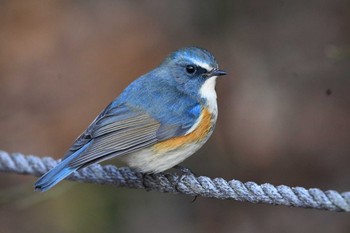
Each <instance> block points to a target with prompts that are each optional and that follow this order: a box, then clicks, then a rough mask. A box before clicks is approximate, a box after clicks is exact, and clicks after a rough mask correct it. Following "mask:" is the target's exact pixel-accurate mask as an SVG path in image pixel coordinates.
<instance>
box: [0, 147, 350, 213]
mask: <svg viewBox="0 0 350 233" xmlns="http://www.w3.org/2000/svg"><path fill="white" fill-rule="evenodd" d="M58 162H59V161H56V160H54V159H53V158H50V157H44V158H39V157H36V156H32V155H29V156H25V155H23V154H20V153H12V154H9V153H7V152H5V151H0V171H2V172H9V173H17V174H26V175H35V176H41V175H42V174H44V173H45V172H47V171H48V170H50V169H51V168H53V167H54V166H56V165H57V163H58ZM67 179H69V180H74V181H80V182H88V183H96V184H109V185H114V186H117V187H128V188H136V189H147V190H156V191H160V192H166V193H183V194H187V195H191V196H203V197H212V198H220V199H233V200H237V201H246V202H251V203H265V204H270V205H285V206H293V207H302V208H312V209H322V210H330V211H339V212H350V192H343V193H339V192H337V191H334V190H328V191H322V190H320V189H317V188H310V189H305V188H302V187H288V186H285V185H279V186H273V185H272V184H268V183H266V184H261V185H258V184H256V183H254V182H245V183H242V182H241V181H238V180H230V181H226V180H224V179H222V178H215V179H210V178H209V177H206V176H199V177H195V176H194V175H193V174H192V175H187V174H185V175H180V176H179V175H177V174H165V173H159V174H152V175H145V174H142V173H139V172H135V171H133V170H132V169H130V168H128V167H122V168H117V167H115V166H113V165H107V166H101V165H98V164H95V165H91V166H89V167H86V168H84V169H81V170H79V171H78V172H75V173H73V174H72V175H71V176H69V177H68V178H67Z"/></svg>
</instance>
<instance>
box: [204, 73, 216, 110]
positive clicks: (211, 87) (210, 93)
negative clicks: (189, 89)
mask: <svg viewBox="0 0 350 233" xmlns="http://www.w3.org/2000/svg"><path fill="white" fill-rule="evenodd" d="M216 78H217V76H213V77H210V78H208V79H207V80H206V81H205V82H204V83H203V85H202V87H201V88H200V90H199V94H200V95H201V97H202V98H204V99H206V100H207V105H208V110H209V112H210V113H217V110H218V105H217V102H216V98H217V96H216V91H215V84H216Z"/></svg>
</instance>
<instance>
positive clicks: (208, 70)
mask: <svg viewBox="0 0 350 233" xmlns="http://www.w3.org/2000/svg"><path fill="white" fill-rule="evenodd" d="M159 68H160V69H161V70H163V71H164V72H166V73H167V74H168V75H169V76H168V78H170V79H172V81H174V83H175V85H176V87H177V88H178V89H179V91H182V92H184V93H185V94H188V95H191V96H193V97H195V98H199V99H203V100H204V101H206V102H210V101H215V102H216V92H215V83H216V78H217V77H218V76H222V75H225V74H226V72H225V71H223V70H219V66H218V63H217V62H216V60H215V57H214V56H213V55H212V54H211V53H210V52H209V51H207V50H205V49H202V48H198V47H187V48H183V49H180V50H177V51H175V52H173V53H171V54H170V55H169V56H168V57H167V58H166V59H165V60H164V62H163V63H162V64H161V65H160V67H159Z"/></svg>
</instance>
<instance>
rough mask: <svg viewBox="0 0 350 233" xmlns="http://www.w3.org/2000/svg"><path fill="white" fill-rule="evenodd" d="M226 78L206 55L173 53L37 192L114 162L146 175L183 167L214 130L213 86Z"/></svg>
mask: <svg viewBox="0 0 350 233" xmlns="http://www.w3.org/2000/svg"><path fill="white" fill-rule="evenodd" d="M225 74H226V72H225V71H223V70H219V68H218V64H217V62H216V60H215V58H214V56H213V55H212V54H211V53H210V52H208V51H207V50H205V49H201V48H197V47H188V48H183V49H180V50H177V51H175V52H173V53H171V54H170V55H169V56H168V57H167V58H166V59H165V60H164V61H163V62H162V63H161V64H160V65H159V66H158V67H157V68H155V69H154V70H152V71H150V72H148V73H147V74H145V75H142V76H141V77H139V78H138V79H136V80H135V81H134V82H132V83H131V84H130V85H129V86H128V87H127V88H126V89H125V90H124V91H123V92H122V93H121V94H120V96H119V97H117V98H116V99H114V100H113V101H112V103H110V104H109V105H108V106H107V107H106V108H105V109H104V110H103V111H102V113H101V114H100V115H98V116H97V118H96V119H95V120H94V121H93V122H92V123H91V124H90V125H89V127H88V128H87V129H86V130H85V131H84V132H83V133H82V134H81V135H80V136H79V137H78V138H77V139H76V140H75V142H74V143H73V145H72V146H71V148H70V149H69V150H68V152H67V153H66V154H65V156H64V157H63V159H62V161H61V162H60V163H59V164H58V165H57V166H56V167H54V168H53V169H51V170H50V171H48V172H47V173H46V174H44V175H43V176H42V177H41V178H39V179H38V181H37V182H36V183H35V189H36V190H40V191H46V190H48V189H50V188H52V187H53V186H54V185H56V184H57V183H58V182H60V181H61V180H63V179H64V178H65V177H67V176H69V175H70V174H71V173H73V172H74V171H76V170H78V169H81V168H83V167H86V166H88V165H91V164H94V163H99V162H101V161H104V160H107V159H111V158H114V157H118V158H120V159H121V160H123V161H125V162H126V163H127V164H128V165H129V166H130V167H133V168H135V169H136V170H138V171H141V172H146V173H158V172H162V171H165V170H167V169H170V168H172V167H174V166H176V165H177V164H179V163H181V162H182V161H184V160H185V159H186V158H188V157H189V156H191V155H192V154H193V153H195V152H196V151H197V150H198V149H199V148H201V147H202V146H203V144H204V143H205V142H206V141H207V140H208V138H209V137H210V135H211V134H212V132H213V130H214V127H215V124H216V119H217V115H218V109H217V102H216V92H215V83H216V78H217V77H218V76H221V75H225Z"/></svg>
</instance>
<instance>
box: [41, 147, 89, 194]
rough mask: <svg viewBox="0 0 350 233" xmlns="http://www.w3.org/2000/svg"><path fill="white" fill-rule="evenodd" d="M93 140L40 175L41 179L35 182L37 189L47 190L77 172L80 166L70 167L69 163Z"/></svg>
mask: <svg viewBox="0 0 350 233" xmlns="http://www.w3.org/2000/svg"><path fill="white" fill-rule="evenodd" d="M90 143H91V142H89V143H87V144H85V145H84V146H83V147H81V148H80V149H79V150H77V151H76V152H75V153H73V154H72V155H71V156H69V157H68V158H65V159H64V160H63V161H62V162H61V163H59V164H58V165H57V166H56V167H54V168H53V169H51V170H50V171H49V172H47V173H46V174H45V175H43V176H42V177H40V179H38V180H37V182H36V183H35V189H37V190H40V191H46V190H48V189H50V188H51V187H53V186H54V185H55V184H57V183H58V182H60V181H61V180H63V179H64V178H66V177H67V176H69V175H70V174H72V173H73V172H75V171H76V170H77V169H78V168H77V167H70V166H69V163H70V162H71V161H72V160H73V159H75V158H77V157H78V156H79V154H80V153H81V152H82V151H84V150H85V149H86V148H87V147H88V146H89V145H90Z"/></svg>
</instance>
